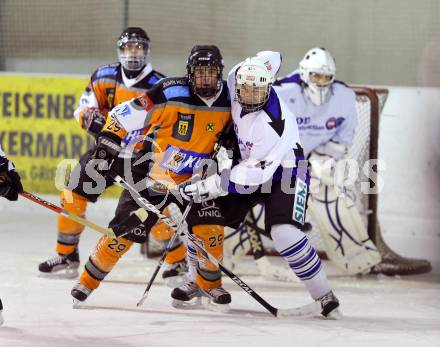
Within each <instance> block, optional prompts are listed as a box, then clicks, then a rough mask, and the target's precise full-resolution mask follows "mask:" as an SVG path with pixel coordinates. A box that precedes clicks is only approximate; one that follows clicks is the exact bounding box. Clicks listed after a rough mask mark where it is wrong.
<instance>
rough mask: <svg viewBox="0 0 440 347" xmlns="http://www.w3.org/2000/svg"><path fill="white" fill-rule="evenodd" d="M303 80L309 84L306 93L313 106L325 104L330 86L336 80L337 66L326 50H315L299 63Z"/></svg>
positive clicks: (309, 52)
mask: <svg viewBox="0 0 440 347" xmlns="http://www.w3.org/2000/svg"><path fill="white" fill-rule="evenodd" d="M299 73H300V76H301V80H302V81H303V82H304V83H306V84H307V87H306V88H305V93H306V95H307V96H308V97H309V99H310V101H312V103H313V104H315V105H317V106H319V105H322V104H323V103H324V102H325V99H326V96H327V94H328V92H329V90H330V86H331V84H332V83H333V81H334V80H335V74H336V64H335V60H334V58H333V56H332V55H331V54H330V53H329V52H328V51H326V50H325V49H324V48H313V49H311V50H310V51H308V52H307V53H306V55H305V56H304V58H303V60H301V61H300V63H299Z"/></svg>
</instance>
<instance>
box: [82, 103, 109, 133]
mask: <svg viewBox="0 0 440 347" xmlns="http://www.w3.org/2000/svg"><path fill="white" fill-rule="evenodd" d="M105 121H106V118H105V116H104V115H103V114H102V113H101V111H100V110H99V109H98V108H96V107H89V108H86V109H85V110H84V111H82V112H81V122H80V124H81V127H82V128H83V129H85V130H86V131H87V132H88V133H89V134H90V135H92V136H95V137H96V136H97V135H98V134H99V133H100V132H101V130H102V128H103V127H104V125H105Z"/></svg>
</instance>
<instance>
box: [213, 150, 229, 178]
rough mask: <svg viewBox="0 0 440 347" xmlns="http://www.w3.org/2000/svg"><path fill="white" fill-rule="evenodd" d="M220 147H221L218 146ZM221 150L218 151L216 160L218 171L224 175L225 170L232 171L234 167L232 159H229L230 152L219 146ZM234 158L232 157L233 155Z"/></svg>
mask: <svg viewBox="0 0 440 347" xmlns="http://www.w3.org/2000/svg"><path fill="white" fill-rule="evenodd" d="M216 146H219V145H216ZM219 147H220V148H219V149H218V151H217V155H216V157H215V158H216V160H217V169H218V173H222V172H223V171H224V170H230V169H231V167H232V159H231V158H230V157H229V153H228V150H227V149H226V148H225V147H223V146H219ZM231 157H232V155H231Z"/></svg>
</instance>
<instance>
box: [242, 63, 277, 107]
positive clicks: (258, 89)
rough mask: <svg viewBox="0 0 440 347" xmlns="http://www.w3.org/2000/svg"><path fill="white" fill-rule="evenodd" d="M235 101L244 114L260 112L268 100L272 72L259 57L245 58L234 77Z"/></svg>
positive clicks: (273, 77) (272, 79) (272, 77)
mask: <svg viewBox="0 0 440 347" xmlns="http://www.w3.org/2000/svg"><path fill="white" fill-rule="evenodd" d="M235 80H236V83H235V93H236V96H237V101H238V102H239V104H240V105H241V107H243V110H244V111H246V112H255V111H258V110H261V109H262V108H263V107H264V105H265V104H266V102H267V100H268V99H269V94H270V88H271V87H272V83H273V82H274V80H275V76H274V74H273V73H272V71H270V70H269V68H268V67H267V66H266V65H265V63H264V61H263V60H262V59H260V58H259V57H251V58H246V60H245V61H244V62H243V63H242V64H241V65H240V67H239V68H238V70H237V73H236V76H235Z"/></svg>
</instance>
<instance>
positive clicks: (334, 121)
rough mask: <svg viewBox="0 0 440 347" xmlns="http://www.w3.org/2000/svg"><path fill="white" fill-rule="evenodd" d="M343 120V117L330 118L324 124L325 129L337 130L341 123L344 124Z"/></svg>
mask: <svg viewBox="0 0 440 347" xmlns="http://www.w3.org/2000/svg"><path fill="white" fill-rule="evenodd" d="M344 120H345V118H343V117H338V118H335V117H330V118H329V119H327V122H325V127H326V128H327V129H328V130H331V129H333V128H337V127H339V126H340V125H341V124H342V123H343V122H344Z"/></svg>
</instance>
